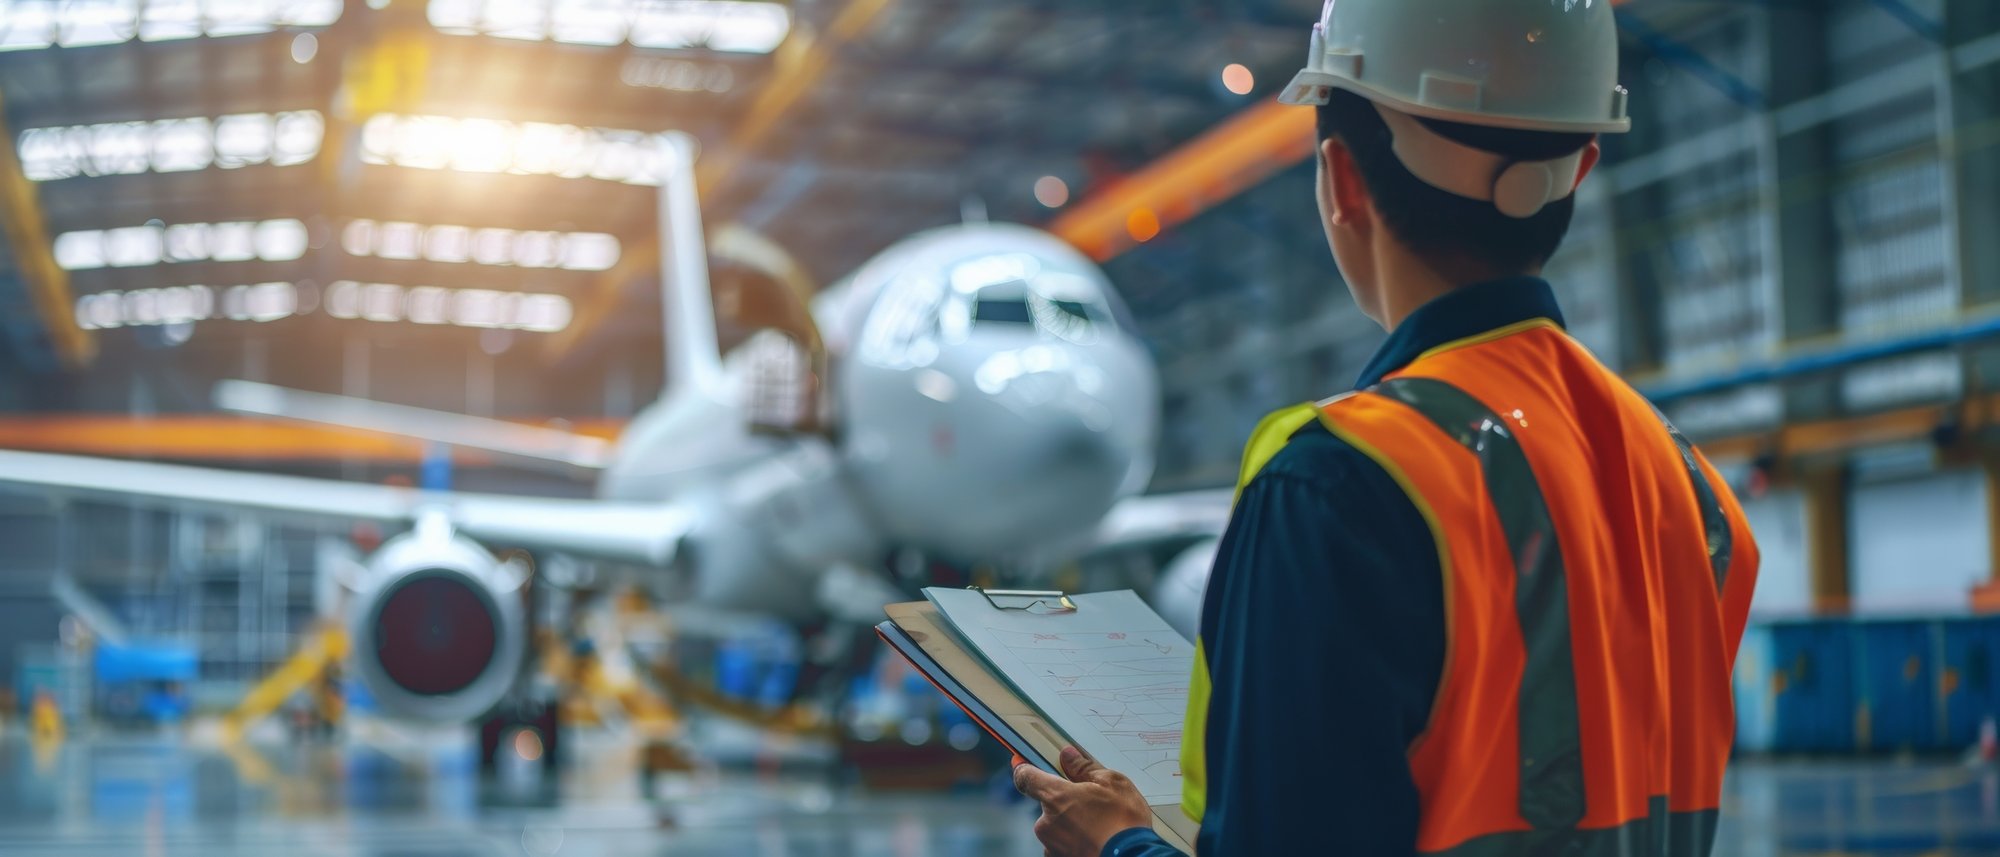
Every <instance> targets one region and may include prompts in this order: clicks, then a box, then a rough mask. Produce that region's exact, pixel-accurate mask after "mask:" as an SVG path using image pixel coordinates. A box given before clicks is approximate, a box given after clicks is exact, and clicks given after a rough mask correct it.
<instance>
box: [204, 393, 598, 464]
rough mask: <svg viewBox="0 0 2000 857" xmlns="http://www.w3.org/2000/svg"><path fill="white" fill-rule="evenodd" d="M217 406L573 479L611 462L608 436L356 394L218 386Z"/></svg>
mask: <svg viewBox="0 0 2000 857" xmlns="http://www.w3.org/2000/svg"><path fill="white" fill-rule="evenodd" d="M215 404H216V407H219V408H221V409H223V410H226V411H234V412H236V413H239V414H257V415H259V416H268V417H278V418H280V419H288V420H298V421H301V422H309V423H321V424H324V425H334V426H341V427H344V428H356V429H362V430H365V431H377V432H383V433H385V434H393V435H401V436H403V437H409V438H415V439H417V440H423V441H429V442H432V443H441V444H446V445H449V446H456V447H462V448H465V449H476V450H480V451H482V452H490V453H493V454H495V455H498V456H500V457H502V458H508V459H516V460H518V461H520V462H521V463H524V464H530V465H540V466H543V467H545V468H547V467H553V468H554V469H556V470H557V471H559V472H562V473H564V474H567V475H577V474H578V473H580V472H582V471H592V470H601V469H603V468H604V466H605V465H606V464H607V463H609V462H610V460H611V443H610V442H609V441H606V440H604V439H602V438H595V437H590V436H587V435H580V434H575V433H572V432H566V431H560V430H557V429H551V428H539V427H536V426H526V425H520V424H518V423H510V422H506V421H504V420H490V419H483V418H480V417H472V416H466V415H464V414H452V413H446V412H444V411H433V410H428V409H425V408H412V407H409V406H407V405H391V404H386V403H383V402H373V401H369V400H367V399H357V398H353V397H350V396H334V395H328V394H325V393H308V392H305V391H302V390H291V389H287V388H284V387H276V386H272V385H270V384H259V383H256V382H253V381H223V382H221V383H218V384H216V385H215Z"/></svg>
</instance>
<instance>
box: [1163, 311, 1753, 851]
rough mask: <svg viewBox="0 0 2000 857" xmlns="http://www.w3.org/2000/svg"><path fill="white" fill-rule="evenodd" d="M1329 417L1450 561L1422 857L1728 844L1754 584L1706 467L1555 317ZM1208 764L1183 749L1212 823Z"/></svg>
mask: <svg viewBox="0 0 2000 857" xmlns="http://www.w3.org/2000/svg"><path fill="white" fill-rule="evenodd" d="M1301 416H1302V417H1304V415H1303V414H1302V415H1301ZM1316 416H1317V418H1318V419H1319V420H1320V421H1321V422H1322V423H1323V424H1324V425H1325V426H1326V427H1327V429H1328V430H1330V431H1332V432H1333V433H1334V434H1336V435H1338V436H1340V437H1341V438H1343V439H1345V440H1346V441H1347V442H1348V443H1349V444H1351V445H1353V446H1354V447H1355V448H1356V449H1358V450H1360V451H1361V452H1362V453H1364V454H1366V455H1367V456H1368V457H1369V458H1371V459H1373V460H1374V461H1375V462H1377V463H1378V464H1380V465H1381V466H1382V467H1383V469H1384V470H1386V471H1387V472H1388V473H1389V475H1390V476H1391V477H1393V478H1394V479H1395V480H1396V482H1397V483H1398V484H1400V485H1401V486H1402V488H1403V490H1404V491H1405V492H1407V493H1408V494H1409V497H1410V499H1411V500H1412V501H1413V502H1414V503H1415V505H1416V507H1417V509H1418V511H1419V512H1421V513H1422V515H1423V517H1424V519H1425V521H1426V522H1427V523H1428V524H1429V525H1430V529H1431V534H1432V536H1433V537H1434V538H1435V539H1436V542H1437V549H1438V565H1439V567H1440V568H1441V569H1442V570H1443V572H1444V577H1445V586H1444V591H1445V617H1446V627H1447V634H1448V635H1449V640H1448V645H1447V648H1446V652H1447V654H1446V661H1445V669H1444V677H1443V681H1442V682H1441V684H1440V685H1439V687H1438V693H1437V699H1436V702H1435V703H1434V704H1433V706H1432V711H1431V720H1430V724H1429V726H1428V728H1427V729H1426V731H1425V732H1424V734H1423V735H1422V736H1421V737H1420V738H1418V739H1417V741H1416V742H1415V743H1414V744H1413V745H1412V746H1411V747H1410V751H1409V752H1410V768H1411V771H1412V773H1413V774H1414V775H1415V780H1416V784H1417V789H1418V792H1419V794H1420V797H1421V805H1422V816H1421V821H1420V823H1419V828H1418V833H1417V843H1416V844H1417V850H1418V851H1419V852H1422V853H1425V854H1446V855H1452V857H1485V855H1524V856H1525V855H1544V854H1550V855H1553V854H1561V855H1578V857H1595V855H1607V857H1628V855H1629V857H1704V855H1707V854H1708V853H1709V851H1710V849H1711V848H1712V846H1713V844H1714V839H1715V822H1716V815H1717V808H1718V807H1719V805H1720V803H1721V798H1722V773H1723V767H1724V765H1725V764H1726V763H1727V762H1728V759H1729V750H1730V745H1731V742H1732V739H1733V737H1734V731H1735V716H1734V704H1733V700H1732V699H1731V696H1730V671H1731V670H1732V669H1733V668H1734V665H1735V660H1736V651H1737V645H1738V643H1739V642H1740V641H1741V639H1742V636H1743V627H1744V623H1745V621H1746V620H1747V617H1748V615H1749V609H1750V596H1751V591H1752V589H1753V588H1754V587H1755V585H1756V577H1757V549H1756V545H1755V543H1754V542H1753V541H1752V539H1751V534H1750V528H1749V525H1748V524H1747V523H1746V522H1745V520H1744V517H1743V511H1742V509H1741V507H1740V506H1738V505H1737V502H1736V498H1735V496H1734V495H1732V494H1731V493H1730V491H1729V488H1728V486H1727V485H1726V484H1725V483H1724V482H1723V480H1722V479H1721V478H1720V477H1719V476H1718V475H1717V474H1716V473H1715V471H1714V469H1713V467H1711V466H1710V465H1709V464H1708V462H1707V460H1706V459H1704V458H1703V457H1702V456H1701V454H1700V453H1699V452H1697V451H1695V449H1694V448H1693V447H1692V446H1691V445H1690V444H1689V443H1688V442H1687V440H1686V439H1685V438H1683V437H1682V436H1681V435H1680V433H1679V432H1678V431H1675V430H1674V429H1673V427H1672V426H1671V425H1670V424H1669V423H1667V421H1666V419H1665V417H1664V416H1662V415H1660V414H1659V412H1657V411H1656V410H1654V409H1653V407H1652V406H1651V405H1650V404H1649V403H1647V401H1646V400H1645V399H1644V398H1643V397H1641V396H1640V395H1639V394H1638V393H1637V392H1636V391H1634V390H1633V389H1632V388H1631V387H1630V386H1629V385H1627V384H1626V383H1625V382H1624V381H1623V380H1621V379H1620V378H1618V376H1617V375H1616V374H1614V373H1612V372H1611V371H1610V370H1609V369H1607V368H1605V367H1604V366H1603V365H1602V364H1601V363H1599V362H1598V361H1597V359H1596V358H1595V357H1594V356H1593V355H1591V353H1590V352H1589V351H1588V350H1586V349H1585V348H1584V347H1583V346H1582V345H1580V344H1578V343H1577V342H1576V340H1574V339H1571V338H1570V337H1569V335H1568V334H1566V333H1564V332H1563V331H1562V329H1561V328H1559V327H1558V326H1557V325H1556V324H1555V323H1554V322H1552V321H1549V320H1547V319H1533V320H1530V321H1526V322H1522V323H1519V324H1514V325H1509V326H1507V327H1503V328H1500V329H1498V330H1494V331H1491V332H1489V333H1486V334H1482V335H1479V336H1475V337H1472V338H1469V339H1465V340H1460V341H1458V342H1453V343H1450V344H1447V345H1443V346H1440V347H1438V348H1434V349H1432V350H1430V351H1427V352H1425V353H1423V354H1422V355H1420V356H1419V357H1418V358H1417V359H1416V360H1415V361H1413V362H1412V363H1411V364H1410V365H1409V366H1408V367H1406V368H1404V369H1402V370H1400V371H1397V372H1394V373H1392V374H1390V375H1389V376H1388V377H1387V378H1386V379H1384V380H1383V382H1382V383H1381V384H1379V385H1377V386H1375V387H1372V388H1370V389H1368V390H1364V391H1358V392H1355V393H1349V394H1347V395H1344V396H1339V397H1336V398H1334V399H1331V400H1328V401H1326V402H1322V403H1320V404H1319V405H1318V406H1316ZM1307 419H1310V417H1304V418H1301V419H1295V420H1282V419H1280V420H1275V421H1274V422H1273V423H1272V424H1274V425H1278V426H1279V429H1277V430H1280V431H1284V432H1286V433H1287V434H1289V432H1290V431H1291V430H1295V429H1296V428H1297V426H1298V425H1299V424H1302V423H1303V422H1304V421H1306V420H1307ZM1287 423H1289V424H1290V427H1289V428H1285V427H1284V424H1287ZM1264 446H1265V447H1266V448H1267V451H1266V452H1265V453H1263V454H1261V455H1257V456H1255V457H1258V458H1262V459H1264V460H1268V458H1269V455H1270V453H1271V452H1275V448H1273V447H1271V446H1270V445H1269V444H1264ZM1257 448H1258V443H1257V441H1255V440H1253V445H1252V449H1253V450H1255V449H1257ZM1262 463H1263V462H1262V461H1253V460H1246V462H1245V468H1244V473H1245V478H1246V481H1247V478H1248V477H1250V476H1253V475H1254V473H1255V471H1256V470H1257V469H1260V468H1261V466H1262ZM1203 666H1204V665H1203V664H1200V663H1197V665H1196V684H1197V685H1198V687H1197V692H1196V694H1195V695H1196V696H1202V695H1203V694H1202V693H1201V691H1202V690H1205V688H1206V684H1207V682H1206V681H1204V679H1206V678H1207V676H1206V675H1205V671H1204V670H1203V669H1202V667H1203ZM1197 706H1199V707H1200V708H1201V709H1202V710H1201V711H1200V712H1196V711H1195V710H1194V709H1195V708H1196V707H1197ZM1205 712H1206V700H1205V699H1204V700H1199V701H1191V703H1190V713H1191V716H1196V715H1200V714H1205ZM1202 719H1205V718H1202ZM1189 728H1190V729H1194V730H1199V729H1201V728H1203V726H1202V724H1201V723H1199V722H1196V721H1192V720H1191V722H1190V724H1189ZM1201 753H1202V748H1201V746H1200V742H1199V741H1198V740H1197V741H1194V742H1191V743H1190V747H1189V752H1188V755H1187V756H1184V758H1183V769H1184V770H1186V769H1188V768H1189V767H1190V764H1189V763H1190V762H1192V768H1193V772H1194V776H1195V779H1194V780H1193V781H1191V782H1190V783H1189V784H1188V785H1189V786H1190V789H1189V794H1188V801H1187V802H1188V806H1189V809H1190V811H1191V814H1194V815H1196V817H1197V818H1198V817H1199V812H1200V809H1201V807H1202V804H1203V803H1204V802H1205V797H1206V796H1205V789H1204V785H1205V784H1204V783H1202V782H1201V780H1202V773H1203V769H1205V767H1206V766H1205V764H1203V763H1204V762H1205V761H1206V760H1205V759H1203V758H1202V757H1201ZM1188 756H1191V757H1192V758H1189V757H1188Z"/></svg>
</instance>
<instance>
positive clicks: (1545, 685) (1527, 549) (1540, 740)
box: [1375, 378, 1586, 853]
mask: <svg viewBox="0 0 2000 857" xmlns="http://www.w3.org/2000/svg"><path fill="white" fill-rule="evenodd" d="M1375 392H1376V393H1378V394H1380V395H1382V396H1385V397H1388V398H1390V399H1393V400H1395V401H1398V402H1401V403H1403V404H1405V405H1408V406H1409V407H1410V408H1412V409H1414V410H1415V411H1416V412H1417V413H1419V414H1422V415H1423V416H1424V417H1425V418H1426V419H1428V420H1430V421H1431V422H1432V423H1433V424H1435V425H1436V426H1437V427H1438V429H1439V430H1441V431H1443V432H1444V433H1445V435H1446V436H1448V437H1450V438H1452V439H1453V440H1456V441H1458V442H1459V444H1461V445H1463V446H1464V447H1465V448H1466V449H1469V450H1471V451H1472V453H1473V455H1475V456H1477V457H1478V459H1479V469H1480V472H1481V473H1482V475H1483V476H1484V479H1485V482H1486V495H1487V498H1488V500H1489V501H1491V503H1492V505H1493V510H1494V512H1495V513H1496V514H1497V515H1498V516H1499V518H1500V528H1501V530H1502V531H1503V532H1504V533H1505V535H1506V537H1507V546H1508V549H1509V553H1511V554H1512V555H1513V557H1514V575H1515V583H1514V587H1515V588H1514V612H1515V615H1516V617H1517V619H1518V620H1519V622H1520V625H1521V642H1522V643H1523V645H1524V646H1525V648H1526V653H1527V664H1526V668H1525V669H1523V670H1522V671H1521V686H1520V699H1519V701H1518V703H1517V705H1518V715H1519V716H1518V719H1519V721H1520V730H1521V733H1520V741H1521V751H1520V759H1521V807H1520V809H1521V818H1522V820H1524V821H1526V822H1527V823H1528V824H1530V825H1532V826H1533V827H1534V828H1535V830H1537V831H1565V830H1569V829H1571V828H1574V827H1575V826H1576V825H1577V823H1578V822H1580V821H1582V820H1583V817H1584V814H1585V809H1586V807H1585V795H1584V782H1583V740H1582V736H1581V732H1580V730H1579V727H1578V715H1577V707H1576V662H1575V659H1574V658H1573V656H1572V654H1571V648H1570V633H1569V587H1568V584H1567V582H1566V581H1565V580H1564V573H1563V557H1562V547H1561V545H1560V544H1558V542H1557V541H1556V528H1555V522H1554V521H1553V520H1552V519H1550V517H1549V507H1548V501H1547V500H1546V499H1545V498H1544V497H1543V496H1542V489H1541V485H1540V484H1539V483H1538V482H1536V480H1535V473H1534V470H1533V469H1531V468H1530V467H1529V466H1528V456H1527V453H1525V452H1523V451H1522V449H1521V444H1520V441H1518V440H1516V439H1515V438H1514V435H1513V434H1512V433H1511V432H1509V431H1508V430H1507V426H1508V425H1510V423H1507V422H1505V421H1503V420H1502V419H1500V417H1499V416H1498V415H1496V414H1494V413H1493V412H1492V411H1490V410H1488V409H1487V408H1486V406H1485V405H1483V404H1480V402H1479V400H1478V399H1474V398H1473V397H1471V396H1470V395H1467V394H1466V393H1465V392H1464V391H1463V390H1460V389H1458V388H1457V387H1454V386H1452V385H1450V384H1447V383H1445V382H1443V381H1438V380H1435V379H1431V378H1395V379H1391V380H1388V381H1384V382H1382V384H1381V385H1380V386H1378V387H1376V388H1375ZM1506 853H1513V852H1506ZM1523 853H1525V852H1523ZM1534 853H1542V852H1534Z"/></svg>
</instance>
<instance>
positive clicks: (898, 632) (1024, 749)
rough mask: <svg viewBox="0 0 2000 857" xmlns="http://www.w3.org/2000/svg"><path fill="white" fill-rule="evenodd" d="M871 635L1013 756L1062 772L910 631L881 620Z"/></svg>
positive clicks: (1046, 768)
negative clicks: (968, 688) (953, 675)
mask: <svg viewBox="0 0 2000 857" xmlns="http://www.w3.org/2000/svg"><path fill="white" fill-rule="evenodd" d="M875 635H876V636H878V637H881V638H882V642H885V643H888V644H889V647H890V648H892V649H895V650H896V653H897V654H899V655H902V656H903V659H904V660H907V661H909V662H910V666H912V667H915V668H916V670H917V674H918V675H921V676H923V677H924V679H925V680H926V681H929V682H930V683H931V686H932V687H935V688H937V689H938V692H939V693H942V694H944V696H945V698H946V699H949V700H951V701H952V703H953V704H954V705H957V706H958V708H959V710H961V711H964V712H965V716H967V717H970V718H972V722H974V723H977V724H979V728H981V729H984V730H986V734H988V735H991V736H993V740H995V741H998V742H1000V746H1002V747H1006V748H1007V749H1008V750H1011V751H1013V753H1014V755H1016V756H1020V757H1021V758H1022V759H1024V760H1026V761H1027V763H1028V764H1030V765H1034V766H1035V767H1037V768H1040V769H1042V770H1043V771H1045V772H1048V773H1051V774H1055V775H1056V776H1058V777H1060V776H1062V771H1061V770H1059V769H1057V768H1056V766H1055V763H1053V762H1051V761H1049V758H1048V756H1047V755H1045V754H1044V752H1043V751H1042V750H1041V749H1040V748H1037V747H1036V746H1035V745H1034V744H1030V743H1028V741H1027V740H1026V739H1025V738H1023V737H1022V735H1021V733H1019V732H1016V731H1014V727H1013V726H1011V725H1009V724H1008V723H1007V721H1005V720H1002V719H1000V716H999V715H998V714H996V713H994V711H993V709H991V708H989V707H987V705H986V703H984V702H982V701H980V699H979V697H977V696H975V695H973V694H972V693H971V692H970V691H968V690H966V689H965V685H962V684H960V683H959V682H958V680H957V679H955V678H952V677H951V673H949V672H946V671H945V669H944V668H943V667H941V666H939V665H938V662H937V660H936V659H934V658H932V657H931V656H930V654H929V653H927V652H925V651H924V650H923V647H922V646H920V645H919V644H918V643H917V641H916V640H915V639H913V638H912V637H911V636H910V632H908V631H904V630H903V629H902V628H901V627H898V626H897V625H896V623H894V622H883V623H881V624H879V625H876V626H875ZM1058 752H1060V751H1058Z"/></svg>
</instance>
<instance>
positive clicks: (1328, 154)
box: [1319, 137, 1374, 235]
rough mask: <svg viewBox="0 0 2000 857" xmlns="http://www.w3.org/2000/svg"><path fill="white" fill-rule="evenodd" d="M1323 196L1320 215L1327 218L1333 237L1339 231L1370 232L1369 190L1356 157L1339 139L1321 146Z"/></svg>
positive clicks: (1320, 171)
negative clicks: (1362, 177)
mask: <svg viewBox="0 0 2000 857" xmlns="http://www.w3.org/2000/svg"><path fill="white" fill-rule="evenodd" d="M1319 195H1320V213H1321V215H1322V216H1324V217H1325V218H1326V221H1327V225H1328V229H1327V231H1328V233H1329V234H1330V233H1332V232H1333V231H1334V230H1336V229H1349V230H1353V231H1355V232H1358V233H1361V234H1363V235H1365V234H1367V233H1368V231H1369V229H1370V227H1371V226H1372V225H1373V222H1374V221H1373V218H1374V211H1373V209H1372V208H1371V207H1370V205H1369V200H1368V187H1367V185H1365V184H1363V183H1362V181H1361V170H1360V169H1358V168H1357V167H1355V165H1354V155H1353V154H1352V153H1350V152H1349V151H1347V145H1346V144H1344V143H1342V142H1340V138H1338V137H1328V138H1326V139H1324V140H1321V141H1320V143H1319Z"/></svg>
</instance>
